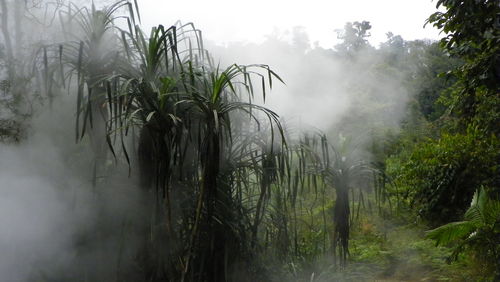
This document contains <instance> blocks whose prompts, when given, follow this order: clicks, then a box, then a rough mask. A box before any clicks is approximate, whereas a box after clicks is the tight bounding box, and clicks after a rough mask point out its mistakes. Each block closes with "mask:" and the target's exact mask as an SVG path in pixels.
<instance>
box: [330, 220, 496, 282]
mask: <svg viewBox="0 0 500 282" xmlns="http://www.w3.org/2000/svg"><path fill="white" fill-rule="evenodd" d="M406 222H407V221H406ZM428 229H429V228H428V227H426V226H425V225H422V224H415V223H413V224H408V223H400V222H398V220H395V219H393V220H388V219H385V220H382V219H380V218H379V217H378V216H373V215H371V216H366V217H364V218H363V219H361V220H360V222H359V223H358V224H357V227H356V228H354V230H353V234H352V235H353V236H352V238H353V239H352V241H351V246H350V251H351V264H350V265H349V266H348V267H347V268H346V270H344V272H345V273H346V274H349V273H354V274H356V276H357V277H356V278H358V280H357V281H362V280H363V281H488V280H487V279H486V278H484V277H485V276H484V275H483V274H482V273H481V272H482V271H481V266H480V265H474V262H473V261H474V260H473V259H472V258H470V257H465V256H463V257H461V258H460V259H459V260H458V261H456V262H453V263H448V262H447V258H448V257H449V256H450V255H451V248H447V247H441V246H436V244H435V242H434V241H432V240H430V239H426V238H425V231H426V230H428ZM325 281H327V280H325ZM330 281H356V279H354V280H352V279H350V278H349V277H346V279H344V280H343V279H339V280H335V279H333V280H330Z"/></svg>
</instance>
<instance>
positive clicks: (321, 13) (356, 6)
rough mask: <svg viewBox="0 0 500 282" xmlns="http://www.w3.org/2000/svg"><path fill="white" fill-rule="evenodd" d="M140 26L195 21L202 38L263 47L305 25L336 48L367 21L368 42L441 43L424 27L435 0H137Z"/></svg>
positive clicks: (312, 37) (314, 38)
mask: <svg viewBox="0 0 500 282" xmlns="http://www.w3.org/2000/svg"><path fill="white" fill-rule="evenodd" d="M138 2H139V10H140V12H141V16H142V25H143V26H144V27H145V28H147V29H149V28H150V27H151V26H153V25H158V24H163V25H165V26H169V25H172V24H174V23H175V22H176V21H177V20H181V21H182V22H183V23H187V22H193V23H194V24H195V26H196V27H197V28H198V29H201V30H202V31H203V34H204V37H205V38H207V39H209V40H213V41H216V42H217V43H220V44H224V43H227V42H232V41H244V42H257V43H259V42H261V41H263V40H264V39H265V36H266V35H269V34H271V33H272V32H273V31H274V30H279V31H281V32H283V31H285V30H291V29H292V28H293V27H295V26H303V27H305V29H306V32H307V33H308V34H309V38H310V41H311V43H314V42H315V41H318V42H319V44H320V45H321V46H323V47H332V46H333V45H334V44H336V33H335V29H341V28H342V27H343V26H344V24H345V23H346V22H349V21H350V22H353V21H363V20H366V21H369V22H370V23H371V25H372V30H371V34H372V36H371V39H370V42H371V43H372V44H374V45H376V46H377V45H378V43H379V42H382V41H385V39H386V36H385V34H386V32H388V31H391V32H393V33H394V34H396V35H401V36H402V37H403V38H404V39H405V40H412V39H423V38H429V39H438V38H439V32H438V30H436V29H435V28H433V27H432V26H427V27H426V28H425V29H424V28H423V25H424V23H425V20H426V19H427V17H428V16H429V15H430V14H432V13H433V12H435V11H436V7H435V2H436V1H431V0H344V1H338V0H329V1H328V0H307V1H303V0H288V1H287V0H180V1H179V0H178V1H173V0H138Z"/></svg>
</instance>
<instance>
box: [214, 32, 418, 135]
mask: <svg viewBox="0 0 500 282" xmlns="http://www.w3.org/2000/svg"><path fill="white" fill-rule="evenodd" d="M308 40H309V39H308V34H307V33H306V32H305V31H304V30H303V29H294V30H292V31H291V32H289V33H288V34H274V35H273V36H269V37H268V38H267V40H266V41H264V42H263V43H262V44H245V43H233V44H229V45H227V46H220V45H216V44H211V45H210V44H207V45H209V47H208V48H209V49H210V50H211V51H212V53H213V54H214V57H215V58H217V59H220V64H221V65H222V66H225V65H228V64H231V63H238V64H252V63H257V64H260V63H262V64H268V65H269V66H270V67H271V69H272V70H274V71H275V72H276V73H277V74H278V75H279V76H280V77H281V78H282V79H283V80H284V82H285V84H282V83H280V82H279V81H277V80H275V81H274V83H273V89H272V91H270V93H267V96H266V102H265V105H266V106H267V107H269V108H271V109H272V110H274V111H275V112H277V113H278V114H279V115H280V116H281V117H282V118H283V120H286V121H287V122H288V123H292V124H294V125H295V126H300V127H301V128H304V127H314V128H317V129H320V130H322V131H324V132H327V133H333V134H334V135H338V133H340V132H338V131H339V130H342V131H344V132H343V133H344V134H355V135H359V134H365V135H368V134H369V132H366V130H367V129H370V126H373V127H375V126H377V127H384V128H392V129H396V130H397V128H398V127H399V122H400V121H401V119H402V118H403V116H404V115H405V111H406V104H407V102H408V100H409V98H410V97H409V93H408V91H407V90H406V89H405V87H404V86H403V79H404V77H402V76H401V75H400V74H398V73H394V74H390V73H383V72H379V71H378V70H377V66H379V65H383V59H384V58H383V57H382V56H381V54H380V53H377V54H376V53H375V50H374V49H371V48H367V49H366V50H365V51H360V52H359V53H357V54H356V55H355V57H354V58H353V59H347V60H346V59H345V58H342V57H341V56H339V55H338V54H336V53H335V51H334V50H333V49H323V48H321V47H316V48H314V49H311V48H308V47H307V46H309V44H308V42H309V41H308ZM254 83H255V84H256V85H257V86H260V81H257V80H256V81H254ZM261 103H262V101H261ZM346 118H350V119H357V121H358V122H357V123H356V124H358V125H360V126H361V127H360V128H349V129H346V128H342V123H343V122H344V120H345V119H346ZM349 125H352V122H351V123H350V124H349ZM335 130H337V132H332V131H335ZM356 137H366V136H356Z"/></svg>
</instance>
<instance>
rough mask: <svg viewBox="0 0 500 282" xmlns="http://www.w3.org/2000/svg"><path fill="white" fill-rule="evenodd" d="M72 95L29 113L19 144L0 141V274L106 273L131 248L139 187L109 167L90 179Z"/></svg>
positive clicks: (122, 265) (124, 264)
mask: <svg viewBox="0 0 500 282" xmlns="http://www.w3.org/2000/svg"><path fill="white" fill-rule="evenodd" d="M73 98H74V97H72V96H62V97H59V98H58V99H56V101H54V105H53V109H52V110H49V109H48V108H47V109H46V110H44V111H43V112H40V113H38V114H36V116H35V120H34V122H33V125H32V126H31V128H30V129H29V132H30V133H29V134H28V138H27V140H26V141H25V142H23V143H22V144H20V145H0V155H1V156H2V157H1V158H0V180H1V182H0V225H1V228H0V254H1V255H0V281H33V280H35V281H38V279H41V278H44V279H48V280H51V279H63V280H64V281H74V280H75V279H82V277H87V278H89V279H90V280H91V281H95V280H96V279H106V280H107V281H112V280H116V279H119V277H120V275H124V273H126V271H127V269H130V268H129V267H128V265H129V264H130V263H131V261H132V259H133V256H134V255H135V254H136V250H137V247H136V245H135V242H136V241H137V240H135V239H136V233H135V232H136V230H137V228H135V227H137V224H139V222H140V216H141V215H142V214H141V211H142V210H143V208H142V206H141V204H142V202H141V194H140V191H139V190H138V189H137V187H136V186H135V185H134V181H133V179H127V173H126V170H119V171H117V169H116V168H115V169H111V170H110V171H109V170H108V171H107V175H106V177H107V180H106V181H102V180H101V181H99V182H100V183H101V185H99V184H98V185H97V187H92V184H91V179H92V174H91V172H92V157H91V156H92V154H91V152H90V151H89V149H88V144H87V142H86V141H85V140H84V141H82V144H75V141H74V137H73V134H72V133H73V132H74V107H75V106H74V99H73ZM113 171H115V173H116V174H117V177H116V178H114V177H113V176H112V175H111V174H112V173H113ZM116 171H117V172H116ZM103 176H104V175H98V177H103ZM125 242H126V245H125ZM118 268H119V269H120V271H121V272H118V270H117V269H118ZM96 275H97V276H96ZM129 278H130V277H129ZM117 281H119V280H117Z"/></svg>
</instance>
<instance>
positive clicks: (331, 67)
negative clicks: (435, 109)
mask: <svg viewBox="0 0 500 282" xmlns="http://www.w3.org/2000/svg"><path fill="white" fill-rule="evenodd" d="M108 2H109V1H108ZM139 2H140V3H141V5H146V6H143V9H142V10H143V12H144V13H143V14H142V17H143V20H144V21H145V25H146V26H147V24H148V22H149V23H151V22H153V21H156V19H158V17H162V18H161V23H162V24H165V25H170V24H174V22H175V21H176V20H178V19H182V20H184V21H191V20H193V21H195V24H196V26H197V27H198V28H200V29H201V30H206V29H208V31H207V32H206V34H208V35H211V36H212V37H210V36H208V39H209V40H216V41H217V42H216V43H217V44H207V47H208V49H209V51H212V53H213V55H214V58H216V60H219V59H220V61H221V64H223V65H227V64H230V63H234V62H236V63H240V64H250V63H265V64H268V65H270V66H271V68H272V69H273V70H275V71H276V72H277V73H278V74H279V75H280V76H281V77H282V78H283V79H284V80H285V83H286V85H282V84H280V83H278V82H277V81H275V83H274V87H273V91H272V92H271V93H268V97H267V98H268V99H267V102H266V105H269V107H271V108H272V109H273V110H275V111H276V112H277V113H278V114H280V116H282V117H283V118H284V119H286V120H291V121H293V122H297V123H299V124H305V125H311V126H314V127H317V128H320V129H322V130H325V131H329V130H332V128H335V127H338V126H339V123H340V122H341V121H342V120H343V119H344V118H345V117H346V115H349V114H353V113H352V110H353V109H356V108H357V107H359V106H360V105H361V106H363V103H364V102H368V101H370V105H373V104H374V103H373V101H376V100H378V101H382V103H381V104H383V103H384V102H385V103H387V101H391V103H389V104H390V110H388V109H387V108H380V109H373V111H374V112H375V113H376V114H377V117H378V118H379V120H380V122H381V123H382V124H383V125H387V126H392V127H397V125H398V121H399V120H400V119H401V117H402V116H403V114H404V109H405V106H406V102H407V100H408V99H409V97H408V95H407V93H406V92H405V91H404V89H403V87H402V85H401V79H400V78H399V77H397V76H395V77H393V78H392V79H386V80H384V81H380V80H379V79H378V78H377V77H376V76H374V75H373V73H371V72H370V71H369V70H364V69H363V68H362V67H363V66H364V65H368V63H367V62H366V61H370V60H375V58H373V57H371V56H370V54H369V53H367V54H366V56H361V58H362V60H361V61H359V60H358V61H357V62H355V63H353V64H352V65H351V66H350V67H349V68H345V66H346V65H345V64H341V63H339V61H338V59H336V58H335V56H334V54H333V51H332V50H329V49H327V48H326V47H325V49H323V48H321V47H317V48H314V49H311V46H312V45H314V44H311V41H316V40H319V41H321V42H329V43H328V44H321V46H327V47H330V46H331V45H333V41H331V40H330V39H324V38H326V37H330V38H334V37H335V34H334V32H333V29H334V28H342V26H343V24H344V22H345V21H348V20H349V21H355V20H371V21H372V23H373V24H374V28H376V29H377V30H379V29H383V28H384V26H383V25H380V26H377V25H376V24H377V20H372V19H371V18H370V17H369V14H366V15H365V14H363V13H361V14H353V15H355V16H356V17H355V18H354V16H352V17H350V18H342V21H343V22H342V23H335V24H334V23H328V24H324V25H323V26H322V27H321V28H319V27H318V26H319V25H318V23H317V22H316V23H315V25H311V27H313V28H314V27H315V26H316V27H318V28H319V29H322V28H326V29H323V30H322V32H323V34H326V32H328V34H327V35H321V36H319V35H317V31H316V30H315V29H313V28H311V27H309V28H308V29H307V30H304V29H301V28H295V29H293V30H292V31H289V32H288V33H287V32H280V31H276V32H275V33H274V34H273V35H270V36H268V38H267V40H261V41H260V42H261V43H258V44H257V43H231V44H229V43H228V42H223V43H225V44H224V45H225V46H224V47H221V46H220V43H221V42H222V38H229V39H230V40H229V41H234V40H244V39H248V40H247V41H252V39H253V38H254V37H255V35H252V34H250V33H248V34H245V33H241V34H240V32H241V31H242V30H240V29H239V28H240V27H238V25H236V24H231V22H239V21H238V19H237V18H235V17H236V16H235V15H240V14H235V15H228V18H225V19H223V20H225V22H226V24H221V23H220V22H219V20H220V19H221V18H224V17H221V16H220V14H218V13H224V11H219V12H217V13H215V12H214V14H213V16H211V17H208V18H205V19H200V20H199V21H196V18H186V17H185V16H184V15H182V14H181V13H179V14H177V13H176V11H175V10H169V9H168V7H166V6H164V5H169V4H168V3H167V2H169V3H170V1H164V2H162V3H160V1H155V4H157V5H159V8H158V9H157V12H158V14H154V15H153V14H150V12H148V9H150V8H149V6H147V5H148V3H150V4H152V3H151V1H149V2H148V1H139ZM389 2H390V3H392V4H394V5H397V6H398V7H399V6H401V5H402V4H398V3H403V2H404V3H406V2H405V1H397V3H396V1H392V2H391V1H389ZM165 3H167V4H165ZM187 3H191V4H192V5H193V8H191V9H190V10H189V11H188V12H189V13H192V15H197V14H200V13H206V12H207V10H205V9H204V8H200V6H197V5H198V4H200V3H201V2H196V3H195V2H193V1H188V2H187ZM204 3H205V4H203V6H201V7H206V8H209V7H211V5H210V4H206V3H209V2H204ZM210 3H211V2H210ZM314 3H316V2H310V5H308V6H307V9H310V11H316V12H318V13H321V14H322V15H324V16H326V15H328V11H327V9H324V8H323V9H322V8H319V7H318V6H316V5H314ZM325 3H326V2H325ZM333 3H334V2H333ZM412 3H415V2H412ZM170 4H172V3H170ZM219 4H220V3H219ZM219 4H217V3H213V6H214V7H220V5H219ZM223 4H226V5H229V6H231V5H233V4H232V3H229V2H227V1H226V2H224V3H223ZM267 5H271V7H275V8H279V9H283V11H284V10H286V7H287V6H288V5H291V7H293V9H294V10H293V11H294V12H293V13H291V14H288V15H284V14H281V13H279V12H277V10H271V11H275V12H274V13H272V12H269V11H268V10H266V9H267V8H266V6H267ZM331 5H335V4H331ZM373 5H374V4H369V7H372V8H373ZM386 5H389V4H388V2H386ZM259 6H260V7H261V8H260V9H258V10H259V11H260V10H262V11H264V12H265V13H270V14H266V15H265V16H263V17H260V18H261V19H266V18H273V19H274V20H275V21H276V20H279V19H280V18H282V17H285V18H282V19H284V22H285V23H287V24H288V23H290V20H289V19H288V18H287V17H290V16H294V15H295V14H297V15H295V16H296V17H299V16H304V18H305V20H306V21H307V19H310V20H311V21H313V20H314V21H316V19H313V18H312V17H313V16H314V15H307V16H306V15H305V14H307V13H306V10H304V13H299V12H298V10H297V9H298V8H300V7H302V6H298V5H296V4H293V3H292V2H287V4H285V3H284V2H280V4H279V5H278V4H276V3H275V2H270V1H267V2H266V3H264V2H259V1H258V2H255V3H252V6H251V9H250V10H246V12H247V13H248V12H250V13H251V14H252V17H257V18H259V16H255V14H258V12H257V11H256V10H255V9H256V8H257V7H259ZM196 7H198V8H196ZM247 8H248V7H246V6H240V8H239V9H237V10H239V11H240V12H241V11H243V10H245V9H247ZM330 8H331V11H332V13H338V12H339V11H341V10H342V9H340V8H334V6H330ZM365 8H366V7H365ZM365 8H363V9H362V10H360V11H364V13H367V11H365V10H364V9H365ZM381 9H382V8H381ZM384 9H388V8H387V7H384ZM251 11H253V12H251ZM235 13H236V12H235ZM238 13H239V12H238ZM294 13H295V14H294ZM310 13H311V12H309V14H310ZM189 15H191V14H189ZM331 17H332V18H334V14H332V15H331ZM424 19H425V18H422V19H421V21H422V22H421V23H420V24H423V21H424ZM400 20H401V19H400ZM241 21H245V20H244V19H241ZM247 21H248V20H247ZM325 21H326V20H325ZM263 22H264V23H265V22H266V21H264V20H263ZM158 23H160V22H158ZM261 24H262V23H260V22H259V21H258V20H257V21H256V22H247V25H248V26H247V28H245V29H243V31H244V30H248V29H252V28H255V29H257V30H260V31H261V32H263V34H269V33H271V31H272V28H273V27H272V26H273V24H266V25H265V27H262V25H261ZM300 24H301V23H299V25H300ZM420 24H419V25H420ZM303 25H304V26H306V25H307V22H304V23H303ZM391 26H392V27H399V26H400V25H399V24H398V22H394V23H393V25H391ZM280 28H282V30H286V27H280ZM44 31H46V30H44ZM387 31H389V30H383V33H385V32H387ZM393 31H394V32H396V33H401V32H399V31H398V30H393ZM217 32H219V33H220V34H218V33H217ZM306 32H311V34H313V35H311V36H309V35H308V34H307V33H306ZM377 32H378V31H377ZM229 33H234V34H238V36H235V37H234V38H233V37H227V34H229ZM36 34H37V36H36V37H40V38H31V39H32V40H34V41H37V40H41V41H43V39H44V38H43V35H42V33H41V32H39V33H36ZM259 36H261V35H257V37H259ZM419 36H420V35H419ZM309 38H311V40H310V39H309ZM376 38H377V39H376V40H380V41H382V40H383V38H379V36H377V37H376ZM410 38H411V36H410ZM256 41H258V40H256ZM26 53H29V50H27V51H26ZM305 54H307V55H305ZM382 82H383V83H382ZM258 84H259V83H258V82H257V83H256V85H258ZM356 85H358V86H363V85H364V86H366V85H369V87H371V88H372V89H375V90H374V91H373V92H372V93H370V94H367V93H357V94H359V95H353V93H356V91H354V90H353V87H356ZM370 95H371V96H370ZM75 107H76V105H75V97H74V96H66V94H63V95H62V96H61V97H60V99H58V100H56V101H55V102H54V104H53V105H52V108H48V107H46V108H45V110H42V111H41V112H39V113H37V114H36V115H35V116H34V121H33V123H32V125H31V126H30V128H29V130H28V136H27V139H26V141H24V142H22V144H20V145H0V156H1V158H0V254H1V255H0V281H29V280H33V279H37V278H40V277H46V278H47V280H50V279H57V278H61V277H62V279H63V280H64V281H73V280H75V279H81V278H82V277H83V276H85V275H88V276H89V280H92V278H93V277H92V275H93V274H95V273H99V275H100V276H99V278H100V279H103V277H104V278H105V279H106V280H103V281H113V280H116V281H120V275H126V273H118V272H117V269H118V268H120V269H127V267H126V266H127V264H131V262H132V260H133V255H135V254H136V253H137V252H136V250H137V248H138V246H136V245H135V244H136V243H137V242H138V241H140V240H135V239H136V236H137V234H135V233H133V232H132V230H136V231H135V232H139V231H137V230H138V228H133V227H132V226H135V227H137V225H139V224H140V220H141V212H143V211H144V207H143V206H142V201H141V198H142V196H143V195H142V194H141V193H140V191H138V190H137V189H136V188H137V187H135V185H134V180H133V179H128V178H126V175H127V174H126V172H125V171H126V169H125V170H123V169H122V168H118V169H116V170H111V171H108V175H106V176H107V177H109V178H108V180H102V185H98V187H96V188H93V187H92V185H91V168H92V154H91V152H90V150H89V149H88V140H83V142H82V143H80V144H75V140H74V136H73V135H74V119H75ZM363 119H366V117H360V120H363ZM355 131H356V133H359V132H360V131H363V128H361V129H359V130H355ZM122 165H123V164H122ZM108 167H112V165H109V164H108ZM111 174H116V177H113V176H110V175H111ZM100 176H104V175H100ZM119 179H121V180H119ZM103 228H105V230H104V231H102V230H103ZM99 230H101V231H99ZM139 230H140V228H139ZM98 231H99V232H98ZM99 236H103V237H99ZM123 242H127V245H128V246H127V248H126V250H124V251H123V253H121V250H122V249H123V244H124V243H123ZM129 269H131V272H133V271H132V268H129ZM78 275H82V276H78ZM94 278H95V277H94ZM128 278H129V279H130V277H128ZM131 280H133V279H131Z"/></svg>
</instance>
